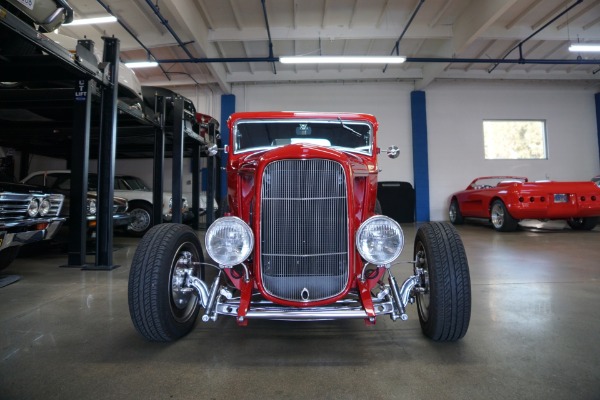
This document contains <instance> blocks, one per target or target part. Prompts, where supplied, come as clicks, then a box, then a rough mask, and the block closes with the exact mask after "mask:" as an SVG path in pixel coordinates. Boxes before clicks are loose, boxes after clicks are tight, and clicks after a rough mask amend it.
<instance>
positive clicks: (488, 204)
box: [448, 176, 600, 232]
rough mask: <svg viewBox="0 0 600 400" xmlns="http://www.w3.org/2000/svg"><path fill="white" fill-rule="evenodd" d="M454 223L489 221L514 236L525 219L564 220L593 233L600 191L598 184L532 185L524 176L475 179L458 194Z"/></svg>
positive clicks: (452, 204)
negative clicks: (473, 220) (465, 220)
mask: <svg viewBox="0 0 600 400" xmlns="http://www.w3.org/2000/svg"><path fill="white" fill-rule="evenodd" d="M448 215H449V217H450V222H452V223H453V224H455V225H459V224H462V223H463V222H464V219H465V218H484V219H489V220H490V221H491V222H492V225H493V226H494V229H496V230H497V231H501V232H510V231H514V230H515V229H517V227H518V224H519V221H520V220H524V219H539V220H556V219H564V220H566V221H567V223H568V224H569V226H570V227H571V228H572V229H575V230H592V229H594V227H595V226H596V225H597V224H598V221H599V220H600V218H599V217H600V187H598V186H596V185H595V184H594V182H554V181H538V182H529V181H528V179H527V178H525V177H521V176H484V177H480V178H475V179H474V180H473V181H472V182H471V183H470V184H469V186H467V188H466V189H465V190H462V191H460V192H456V193H454V194H453V195H452V196H451V198H450V206H449V208H448Z"/></svg>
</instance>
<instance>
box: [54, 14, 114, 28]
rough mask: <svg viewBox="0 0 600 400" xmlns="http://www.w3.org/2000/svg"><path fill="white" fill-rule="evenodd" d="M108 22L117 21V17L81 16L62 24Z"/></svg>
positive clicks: (74, 24)
mask: <svg viewBox="0 0 600 400" xmlns="http://www.w3.org/2000/svg"><path fill="white" fill-rule="evenodd" d="M108 22H117V17H113V16H112V15H111V16H108V17H98V18H82V19H75V20H73V22H71V23H70V24H63V25H64V26H76V25H93V24H105V23H108Z"/></svg>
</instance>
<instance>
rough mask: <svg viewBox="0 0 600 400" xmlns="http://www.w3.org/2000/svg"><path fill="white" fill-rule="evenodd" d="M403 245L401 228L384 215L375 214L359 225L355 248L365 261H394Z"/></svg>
mask: <svg viewBox="0 0 600 400" xmlns="http://www.w3.org/2000/svg"><path fill="white" fill-rule="evenodd" d="M403 247H404V234H403V233H402V228H401V227H400V225H399V224H398V223H397V222H396V221H394V220H393V219H391V218H389V217H386V216H385V215H375V216H373V217H371V218H369V219H368V220H366V221H365V222H363V223H362V224H361V225H360V228H358V231H357V232H356V248H357V249H358V252H359V253H360V255H361V256H362V258H364V259H365V260H366V261H367V262H369V263H371V264H374V265H385V264H389V263H391V262H392V261H394V260H395V259H396V258H398V256H399V255H400V253H401V252H402V248H403Z"/></svg>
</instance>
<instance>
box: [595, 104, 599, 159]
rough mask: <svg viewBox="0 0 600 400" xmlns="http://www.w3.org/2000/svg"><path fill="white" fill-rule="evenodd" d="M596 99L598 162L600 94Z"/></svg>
mask: <svg viewBox="0 0 600 400" xmlns="http://www.w3.org/2000/svg"><path fill="white" fill-rule="evenodd" d="M594 97H595V98H596V134H597V135H598V160H600V93H596V94H595V95H594Z"/></svg>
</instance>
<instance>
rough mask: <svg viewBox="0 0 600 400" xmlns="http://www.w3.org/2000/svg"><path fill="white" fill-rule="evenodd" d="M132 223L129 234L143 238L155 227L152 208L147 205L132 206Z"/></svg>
mask: <svg viewBox="0 0 600 400" xmlns="http://www.w3.org/2000/svg"><path fill="white" fill-rule="evenodd" d="M129 214H130V215H131V222H130V223H129V225H127V233H129V234H130V235H131V236H135V237H142V236H144V235H145V234H146V232H148V230H150V228H151V227H152V225H153V222H154V221H153V218H152V206H151V205H150V204H146V203H133V204H130V207H129Z"/></svg>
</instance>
